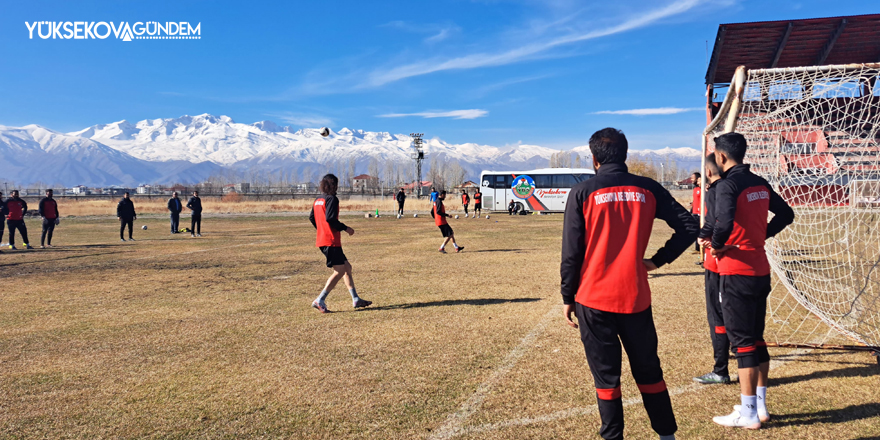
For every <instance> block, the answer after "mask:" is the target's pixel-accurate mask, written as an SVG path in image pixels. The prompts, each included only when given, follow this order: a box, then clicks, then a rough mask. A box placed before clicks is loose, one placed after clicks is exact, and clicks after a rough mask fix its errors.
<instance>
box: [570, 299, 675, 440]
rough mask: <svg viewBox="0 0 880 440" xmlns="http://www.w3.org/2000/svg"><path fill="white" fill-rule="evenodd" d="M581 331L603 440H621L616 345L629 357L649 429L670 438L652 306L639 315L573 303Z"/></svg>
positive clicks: (671, 424)
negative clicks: (594, 389)
mask: <svg viewBox="0 0 880 440" xmlns="http://www.w3.org/2000/svg"><path fill="white" fill-rule="evenodd" d="M575 312H576V314H577V318H578V324H579V328H580V332H581V341H583V343H584V351H585V352H586V354H587V363H588V364H589V365H590V372H592V374H593V382H594V383H595V385H596V397H597V398H598V401H599V416H600V417H601V418H602V428H601V429H600V430H599V435H601V436H602V438H604V439H608V440H617V439H622V438H623V400H622V399H621V394H620V369H621V362H622V359H621V358H622V353H621V350H620V344H621V343H623V348H624V350H626V355H627V357H629V364H630V369H631V370H632V375H633V378H634V379H635V380H636V384H638V387H639V391H640V392H641V393H642V402H643V403H644V405H645V410H646V411H647V412H648V417H649V418H650V419H651V427H652V428H653V429H654V431H655V432H656V433H657V434H659V435H671V434H674V433H675V431H677V430H678V425H677V424H676V423H675V415H674V414H673V413H672V402H671V401H670V399H669V391H668V390H667V389H666V383H665V382H664V381H663V370H662V369H661V368H660V358H659V357H657V331H656V329H655V328H654V316H653V314H652V313H651V308H650V307H649V308H648V309H646V310H644V311H641V312H639V313H632V314H624V313H611V312H603V311H601V310H596V309H592V308H589V307H585V306H583V305H581V304H576V305H575Z"/></svg>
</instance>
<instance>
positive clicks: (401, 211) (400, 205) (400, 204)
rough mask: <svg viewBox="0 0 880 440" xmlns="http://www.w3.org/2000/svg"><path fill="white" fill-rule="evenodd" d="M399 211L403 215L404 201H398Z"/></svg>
mask: <svg viewBox="0 0 880 440" xmlns="http://www.w3.org/2000/svg"><path fill="white" fill-rule="evenodd" d="M397 213H398V214H400V215H403V202H397Z"/></svg>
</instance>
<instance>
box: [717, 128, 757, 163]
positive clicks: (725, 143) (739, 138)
mask: <svg viewBox="0 0 880 440" xmlns="http://www.w3.org/2000/svg"><path fill="white" fill-rule="evenodd" d="M748 147H749V145H748V143H747V142H746V137H745V136H743V135H741V134H739V133H735V132H734V133H724V134H722V135H721V136H718V137H716V138H715V151H720V152H722V153H724V154H725V155H726V156H727V157H729V158H731V159H733V161H734V162H738V163H742V162H743V159H745V158H746V149H747V148H748Z"/></svg>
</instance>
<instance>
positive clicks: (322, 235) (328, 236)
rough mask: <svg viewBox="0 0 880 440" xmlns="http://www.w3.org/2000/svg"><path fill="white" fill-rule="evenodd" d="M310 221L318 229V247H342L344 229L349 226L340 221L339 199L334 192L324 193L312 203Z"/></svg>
mask: <svg viewBox="0 0 880 440" xmlns="http://www.w3.org/2000/svg"><path fill="white" fill-rule="evenodd" d="M309 221H310V222H312V226H314V227H315V229H317V230H318V236H317V238H316V239H315V246H316V247H325V246H330V247H342V237H341V233H342V231H344V230H346V229H348V226H345V225H344V224H342V222H340V221H339V199H338V198H336V196H335V195H332V194H324V195H322V196H320V197H318V198H317V199H315V203H313V204H312V212H310V213H309Z"/></svg>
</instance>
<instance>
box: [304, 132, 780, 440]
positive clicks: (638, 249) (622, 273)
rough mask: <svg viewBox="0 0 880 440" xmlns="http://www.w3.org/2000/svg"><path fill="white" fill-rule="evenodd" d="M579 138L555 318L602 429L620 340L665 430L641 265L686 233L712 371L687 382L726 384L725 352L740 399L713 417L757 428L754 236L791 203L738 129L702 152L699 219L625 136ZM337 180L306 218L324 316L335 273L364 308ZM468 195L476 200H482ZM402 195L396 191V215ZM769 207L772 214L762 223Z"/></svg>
mask: <svg viewBox="0 0 880 440" xmlns="http://www.w3.org/2000/svg"><path fill="white" fill-rule="evenodd" d="M589 145H590V151H591V152H592V155H593V166H594V168H595V170H596V175H595V177H593V178H591V179H589V180H586V181H584V182H581V183H579V184H577V185H575V186H574V187H573V188H572V190H571V192H570V193H569V195H568V203H566V210H565V217H564V220H563V233H562V259H561V265H560V275H561V283H560V288H561V293H562V300H563V304H564V307H563V313H564V317H565V320H566V322H567V323H568V324H569V325H570V326H572V327H574V328H577V329H580V334H581V341H582V342H583V346H584V351H585V354H586V358H587V363H588V364H589V367H590V371H591V373H592V375H593V381H594V384H595V387H596V396H597V400H598V407H599V414H600V417H601V420H602V426H601V428H600V431H599V433H600V435H601V436H602V437H603V438H605V439H609V440H612V439H622V438H623V428H624V423H623V401H622V398H621V390H620V375H621V358H622V352H621V344H622V345H623V350H626V353H627V356H628V357H629V362H630V366H631V370H632V374H633V378H634V379H635V381H636V384H637V385H638V388H639V391H640V392H641V394H642V402H643V404H644V406H645V409H646V410H647V412H648V416H649V418H650V420H651V427H652V428H653V429H654V431H655V432H656V433H657V434H658V435H659V436H660V438H661V439H674V438H675V432H676V431H677V429H678V426H677V424H676V421H675V415H674V413H673V410H672V403H671V400H670V398H669V391H668V389H667V387H666V383H665V382H664V380H663V370H662V368H661V366H660V359H659V357H658V354H657V343H658V342H657V332H656V330H655V327H654V319H653V315H652V310H651V289H650V286H649V284H648V272H649V271H652V270H656V269H657V268H659V267H662V266H663V265H665V264H668V263H671V262H673V261H674V260H675V259H677V258H678V257H679V256H680V255H681V254H682V253H683V252H684V251H685V250H686V249H687V248H688V247H689V246H690V245H691V243H694V241H695V240H697V241H698V246H699V247H698V249H700V248H702V249H704V250H705V269H706V275H705V290H706V310H707V317H708V321H709V326H710V330H711V333H712V344H713V350H714V353H715V368H714V370H713V371H712V372H711V373H708V374H706V375H703V376H700V377H698V378H695V380H696V381H698V382H700V383H729V382H730V375H729V373H728V370H727V362H728V357H727V351H728V349H731V350H732V351H734V352H735V354H736V360H737V365H738V367H739V383H740V404H739V405H734V407H733V412H731V413H730V414H728V415H724V416H718V417H715V418H714V419H713V420H714V422H715V423H718V424H720V425H723V426H729V427H739V428H746V429H758V428H760V427H761V423H762V422H763V423H766V422H768V421H769V420H770V414H769V412H768V410H767V405H766V399H767V380H768V379H767V377H768V371H769V365H770V364H769V363H770V355H769V352H768V351H767V344H766V343H765V342H764V321H765V314H766V309H767V296H768V295H769V293H770V266H769V263H768V261H767V256H766V254H765V252H764V243H765V240H766V239H768V238H770V237H773V236H775V235H776V234H778V233H779V232H781V231H782V230H783V229H784V228H785V227H786V226H788V225H789V224H791V223H792V221H794V211H792V209H791V208H790V207H789V206H788V204H787V203H786V202H785V201H784V200H783V199H782V198H781V197H780V196H779V195H778V194H776V192H774V191H773V189H772V188H771V187H770V184H769V183H768V182H767V181H766V180H764V179H763V178H761V177H759V176H757V175H755V174H754V173H752V172H751V170H750V169H749V165H745V164H744V163H743V161H744V158H745V153H746V148H747V143H746V139H745V137H743V136H742V135H741V134H738V133H728V134H724V135H721V136H719V137H717V138H715V153H713V154H712V155H710V156H709V157H708V158H707V167H706V170H705V175H706V178H707V182H708V189H707V191H706V194H705V199H706V200H705V201H706V211H705V219H704V224H703V226H702V227H700V223H699V217H698V216H693V215H692V214H691V213H689V212H688V211H687V210H686V209H685V208H684V207H682V206H681V204H679V203H678V202H677V201H676V200H675V199H674V198H673V197H672V195H671V194H670V193H669V192H668V191H667V190H666V189H665V188H663V187H662V186H661V185H660V184H658V183H657V182H655V181H654V180H651V179H649V178H646V177H641V176H636V175H634V174H630V173H629V172H628V169H627V166H626V156H627V149H628V143H627V140H626V137H625V136H624V134H623V132H621V131H619V130H617V129H614V128H605V129H603V130H600V131H597V132H596V133H594V134H593V135H592V137H591V138H590V141H589ZM337 185H338V179H337V178H336V176H334V175H332V174H328V175H326V176H324V178H323V179H322V181H321V192H322V193H323V195H322V196H321V197H319V198H318V199H316V200H315V202H314V205H313V209H312V212H311V214H310V215H309V219H310V220H311V222H312V225H314V227H315V228H316V229H317V241H316V246H317V247H318V248H319V249H320V250H321V252H322V253H323V254H324V256H325V257H326V260H327V267H330V268H333V274H332V275H331V276H330V278H329V279H328V280H327V283H326V284H325V286H324V290H323V291H322V292H321V294H320V295H319V296H318V298H317V299H315V300H314V301H313V302H312V307H314V308H316V309H318V310H319V311H321V312H322V313H325V312H328V310H327V305H326V303H325V299H326V298H327V295H328V294H329V292H330V291H331V290H332V289H333V287H334V286H335V285H336V283H337V282H338V281H339V280H340V279H343V280H344V282H345V284H346V287H348V289H349V292H350V293H351V297H352V301H353V304H354V307H355V308H356V309H357V308H362V307H366V306H369V305H370V304H371V302H370V301H366V300H363V299H361V298H359V297H358V295H357V291H356V290H355V286H354V281H353V279H352V276H351V264H350V263H349V262H348V259H347V258H346V257H345V254H344V253H343V252H342V247H341V246H342V245H341V238H340V235H341V232H342V231H345V232H347V233H348V234H349V235H352V234H354V230H353V229H352V228H350V227H348V226H346V225H344V224H342V223H341V222H340V221H339V219H338V216H339V200H338V199H337V198H336V189H337ZM435 194H436V195H435ZM478 194H479V193H478ZM695 195H696V194H695ZM445 198H446V192H445V191H440V192H439V193H437V192H435V191H432V198H431V200H432V203H433V209H432V211H431V214H432V215H433V217H434V221H435V224H436V225H437V226H438V227H439V228H440V231H441V233H442V235H443V237H444V241H443V244H442V245H441V247H440V249H439V251H440V252H442V253H446V251H445V246H446V244H447V243H448V242H449V241H450V240H451V241H452V243H453V246H454V247H455V249H456V251H457V252H460V251H461V250H462V249H464V246H460V245H458V244H457V243H456V241H455V236H454V233H453V231H452V228H451V227H450V226H449V224H448V223H447V222H446V218H447V217H449V215H448V214H446V209H445V207H444V206H443V201H444V200H445ZM474 198H475V201H476V202H477V206H478V207H479V202H480V198H478V196H477V195H475V196H474ZM404 199H405V195H403V190H402V189H401V192H400V193H399V194H398V196H397V201H398V203H399V211H398V213H399V214H402V212H403V200H404ZM468 202H469V197H468V196H467V194H466V193H464V194H463V195H462V204H463V205H464V206H465V207H467V205H468ZM699 203H700V202H699V200H695V202H694V212H695V213H699V211H697V209H698V208H697V206H698V205H699ZM465 209H467V208H465ZM770 212H772V213H773V214H774V216H773V218H772V219H771V220H770V222H769V223H768V222H767V218H768V216H769V213H770ZM654 219H661V220H663V221H665V222H666V224H667V225H669V226H670V227H671V228H672V229H673V231H674V233H673V234H672V237H671V238H669V240H668V241H667V242H666V243H665V245H664V246H663V247H661V248H660V249H658V250H657V251H656V252H655V253H654V255H653V256H651V257H650V258H645V251H646V249H647V247H648V241H649V240H650V236H651V232H652V227H653V223H654ZM573 314H574V315H576V321H575V320H574V319H573V318H572V315H573Z"/></svg>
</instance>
